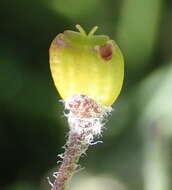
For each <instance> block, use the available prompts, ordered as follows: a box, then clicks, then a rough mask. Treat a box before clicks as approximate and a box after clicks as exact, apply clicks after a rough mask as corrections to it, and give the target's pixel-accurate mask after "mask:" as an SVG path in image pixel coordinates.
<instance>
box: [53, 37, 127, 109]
mask: <svg viewBox="0 0 172 190" xmlns="http://www.w3.org/2000/svg"><path fill="white" fill-rule="evenodd" d="M57 39H58V36H57V37H56V38H55V39H54V40H53V42H52V44H51V46H50V69H51V73H52V77H53V80H54V83H55V86H56V88H57V90H58V92H59V94H60V96H61V97H62V98H63V99H66V98H69V97H71V96H74V95H76V94H83V95H87V96H88V97H90V98H92V99H94V100H95V101H96V102H97V103H98V104H100V105H105V106H110V105H112V104H113V103H114V101H115V100H116V98H117V97H118V95H119V93H120V91H121V87H122V83H123V77H124V60H123V56H122V54H121V51H120V49H119V47H118V46H117V45H116V44H115V42H114V41H112V40H109V41H108V42H107V43H108V44H112V50H113V54H112V58H111V59H110V60H104V59H102V57H101V56H100V54H99V52H98V51H97V49H98V46H95V47H89V46H70V45H68V44H62V45H60V44H58V43H57Z"/></svg>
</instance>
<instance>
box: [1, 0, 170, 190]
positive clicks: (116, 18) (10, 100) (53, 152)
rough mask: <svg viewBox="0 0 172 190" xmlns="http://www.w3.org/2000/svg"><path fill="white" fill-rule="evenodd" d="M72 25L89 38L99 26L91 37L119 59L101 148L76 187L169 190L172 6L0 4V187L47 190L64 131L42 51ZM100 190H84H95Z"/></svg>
mask: <svg viewBox="0 0 172 190" xmlns="http://www.w3.org/2000/svg"><path fill="white" fill-rule="evenodd" d="M76 24H80V25H81V26H83V28H84V29H85V30H86V31H89V30H90V29H91V28H92V27H93V26H94V25H98V26H99V30H98V31H97V34H107V35H109V36H110V37H111V38H112V39H114V40H115V41H116V42H117V44H118V45H119V46H120V48H121V50H122V52H123V54H124V58H125V80H124V86H123V89H122V92H121V95H120V97H119V98H118V100H117V101H116V102H115V104H114V105H113V107H114V112H113V113H112V115H111V116H110V117H109V121H108V123H107V124H106V129H105V131H104V134H103V137H102V138H101V140H102V139H103V142H104V143H103V144H97V145H96V146H92V147H90V149H89V150H88V152H87V156H85V157H83V158H82V161H81V165H82V166H84V167H85V169H84V171H85V172H87V175H86V176H85V178H84V177H83V179H85V180H87V181H89V180H90V179H89V178H88V179H87V177H89V176H91V178H92V179H93V178H96V177H97V176H103V179H104V178H111V179H112V181H113V180H114V181H113V182H114V183H115V184H117V185H119V187H118V189H119V190H142V189H145V190H166V189H171V188H170V187H172V184H170V180H169V181H168V177H169V179H170V177H171V176H172V170H171V163H172V162H171V161H170V160H171V159H172V154H171V135H172V125H171V123H172V117H171V116H172V100H171V97H172V54H171V52H172V37H171V35H172V2H171V1H170V0H164V1H163V0H144V1H138V0H123V1H119V0H116V1H114V0H87V1H81V0H66V1H64V0H50V1H46V0H37V1H34V0H30V1H28V0H24V1H23V0H16V1H5V0H1V1H0V189H1V190H23V189H24V190H36V189H41V190H43V189H45V190H46V189H48V188H47V187H46V177H47V176H50V175H51V174H52V171H53V168H55V167H56V161H57V154H59V153H61V152H63V149H62V148H61V147H62V146H63V145H64V144H65V140H66V135H67V131H68V127H67V122H66V119H65V118H64V116H63V105H62V104H61V103H60V102H59V100H60V97H59V95H58V93H57V91H56V89H55V87H54V84H53V81H52V78H51V73H50V69H49V60H48V59H49V58H48V56H49V55H48V50H49V46H50V43H51V41H52V40H53V38H54V37H55V36H56V35H57V34H58V33H60V32H63V31H64V30H66V29H70V30H75V25H76ZM83 176H84V175H83ZM109 176H110V177H109ZM164 176H168V177H167V178H166V177H164ZM78 181H80V183H81V182H82V180H80V179H79V178H78ZM101 181H103V180H101ZM76 183H77V179H76ZM90 183H91V182H90ZM98 183H99V181H98V179H97V187H94V188H93V186H94V185H91V187H92V188H93V189H94V190H96V188H97V189H98V190H100V188H99V187H98ZM83 184H84V182H83ZM166 184H167V185H166ZM151 185H152V186H151ZM112 186H113V185H112ZM83 187H85V186H83ZM91 187H89V188H87V189H88V190H92V189H91ZM164 187H165V188H164ZM81 189H82V188H81ZM106 189H107V188H106ZM112 189H115V188H113V187H112ZM77 190H80V188H79V186H78V189H77ZM82 190H84V189H82ZM102 190H103V187H102ZM108 190H111V189H110V187H109V189H108Z"/></svg>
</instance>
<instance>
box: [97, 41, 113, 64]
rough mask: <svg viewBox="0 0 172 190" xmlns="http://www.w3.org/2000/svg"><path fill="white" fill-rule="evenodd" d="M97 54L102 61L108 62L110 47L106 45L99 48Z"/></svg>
mask: <svg viewBox="0 0 172 190" xmlns="http://www.w3.org/2000/svg"><path fill="white" fill-rule="evenodd" d="M99 53H100V56H101V58H102V59H104V60H106V61H108V60H110V59H111V58H112V53H113V52H112V45H111V44H106V45H103V46H100V47H99Z"/></svg>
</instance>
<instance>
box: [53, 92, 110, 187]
mask: <svg viewBox="0 0 172 190" xmlns="http://www.w3.org/2000/svg"><path fill="white" fill-rule="evenodd" d="M64 104H65V109H67V110H69V113H68V114H67V115H66V116H67V118H68V123H69V136H68V140H67V143H66V146H65V152H64V154H63V156H62V163H61V165H60V167H59V169H58V171H57V172H56V173H54V177H55V181H54V183H53V184H51V185H52V189H51V190H66V189H67V186H68V183H69V181H70V179H71V177H72V176H73V174H74V172H75V170H76V169H77V166H78V165H77V163H78V161H79V158H80V156H81V155H82V154H83V153H85V152H86V150H87V149H88V146H89V145H90V144H91V143H92V141H93V140H94V137H95V136H99V135H100V134H101V131H102V130H101V128H102V126H103V124H102V121H103V119H104V116H106V115H107V113H109V112H110V111H111V110H112V108H111V107H107V106H100V105H98V104H97V103H96V102H95V101H94V100H93V99H91V98H89V97H87V96H84V95H80V94H79V95H76V96H73V97H71V98H70V99H67V100H65V101H64Z"/></svg>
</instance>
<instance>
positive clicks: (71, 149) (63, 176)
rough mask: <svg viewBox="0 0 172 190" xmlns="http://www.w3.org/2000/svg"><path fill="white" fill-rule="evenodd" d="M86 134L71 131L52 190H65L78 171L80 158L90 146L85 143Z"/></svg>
mask: <svg viewBox="0 0 172 190" xmlns="http://www.w3.org/2000/svg"><path fill="white" fill-rule="evenodd" d="M84 142H85V141H84V134H77V133H73V132H72V131H70V133H69V137H68V141H67V144H66V150H65V153H64V157H63V162H62V164H61V166H60V168H59V170H58V173H57V177H56V179H55V181H54V185H53V187H52V190H65V189H66V186H67V185H68V182H69V180H70V178H71V177H72V175H73V173H74V172H75V170H76V169H77V166H78V165H77V162H78V161H79V158H80V156H81V155H82V154H83V153H84V152H85V151H86V150H87V148H88V146H89V144H88V143H84Z"/></svg>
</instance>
